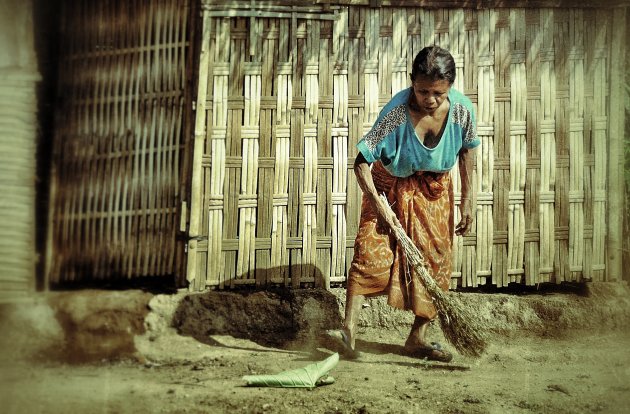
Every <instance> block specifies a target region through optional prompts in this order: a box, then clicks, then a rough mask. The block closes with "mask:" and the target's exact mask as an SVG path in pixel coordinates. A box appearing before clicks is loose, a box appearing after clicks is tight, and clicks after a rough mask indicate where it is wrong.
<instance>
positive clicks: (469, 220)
mask: <svg viewBox="0 0 630 414" xmlns="http://www.w3.org/2000/svg"><path fill="white" fill-rule="evenodd" d="M472 210H473V209H472V200H469V199H463V200H462V202H461V203H460V205H459V212H460V213H461V216H462V219H461V220H460V222H459V223H458V224H457V226H455V234H456V235H458V236H463V235H465V234H468V232H469V231H470V229H471V228H472V224H473V211H472Z"/></svg>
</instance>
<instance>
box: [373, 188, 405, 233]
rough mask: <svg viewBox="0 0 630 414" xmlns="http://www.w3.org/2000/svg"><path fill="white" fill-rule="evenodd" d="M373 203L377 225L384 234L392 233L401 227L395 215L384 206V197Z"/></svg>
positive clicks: (385, 201)
mask: <svg viewBox="0 0 630 414" xmlns="http://www.w3.org/2000/svg"><path fill="white" fill-rule="evenodd" d="M373 203H374V210H375V211H376V215H377V217H378V222H379V225H380V226H381V228H382V229H383V230H384V231H385V232H388V233H389V232H394V231H395V230H396V228H397V227H402V226H401V224H400V221H399V220H398V217H396V213H394V211H393V210H392V209H391V208H390V207H388V205H387V204H386V203H387V200H386V199H385V198H384V197H380V196H379V197H378V199H377V200H374V201H373Z"/></svg>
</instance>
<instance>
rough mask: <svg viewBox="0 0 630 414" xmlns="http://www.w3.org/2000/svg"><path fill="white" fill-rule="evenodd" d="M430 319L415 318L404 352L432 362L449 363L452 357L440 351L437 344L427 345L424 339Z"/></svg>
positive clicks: (444, 351) (448, 353)
mask: <svg viewBox="0 0 630 414" xmlns="http://www.w3.org/2000/svg"><path fill="white" fill-rule="evenodd" d="M429 323H431V320H430V319H427V318H423V317H421V316H416V319H415V320H414V321H413V325H412V326H411V332H409V337H408V338H407V341H406V342H405V351H406V352H407V353H408V354H409V355H411V356H414V357H417V358H427V359H430V360H432V361H442V362H450V361H451V360H452V359H453V355H452V354H451V353H450V352H448V351H446V350H444V349H442V348H441V346H440V345H439V344H434V343H428V342H427V339H426V334H427V328H428V327H429Z"/></svg>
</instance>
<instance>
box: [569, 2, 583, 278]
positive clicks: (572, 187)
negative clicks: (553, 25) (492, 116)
mask: <svg viewBox="0 0 630 414" xmlns="http://www.w3.org/2000/svg"><path fill="white" fill-rule="evenodd" d="M569 25H570V29H569V34H570V38H571V39H572V44H571V49H570V52H569V53H570V55H569V67H570V69H571V73H572V74H573V76H572V77H570V79H569V105H570V111H569V114H570V115H569V131H568V134H569V157H570V158H569V182H570V184H569V203H570V204H569V220H568V223H567V224H568V225H569V271H570V272H571V273H570V278H569V280H577V281H579V280H581V279H582V277H583V273H582V271H583V269H584V267H583V260H584V43H583V42H584V17H583V13H582V11H575V12H571V20H570V22H569Z"/></svg>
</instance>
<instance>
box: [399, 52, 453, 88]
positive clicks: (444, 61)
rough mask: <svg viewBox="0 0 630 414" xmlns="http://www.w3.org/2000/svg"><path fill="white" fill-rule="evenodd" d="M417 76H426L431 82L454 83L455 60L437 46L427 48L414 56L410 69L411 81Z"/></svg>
mask: <svg viewBox="0 0 630 414" xmlns="http://www.w3.org/2000/svg"><path fill="white" fill-rule="evenodd" d="M417 76H426V77H427V78H430V79H433V80H439V79H444V80H446V81H448V83H450V84H453V82H455V60H454V59H453V56H452V55H451V54H450V52H449V51H448V50H446V49H442V48H441V47H439V46H427V47H425V48H424V49H422V50H421V51H420V52H418V54H417V55H416V58H415V59H414V60H413V66H412V68H411V75H410V77H411V81H412V82H413V81H414V80H416V77H417Z"/></svg>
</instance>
